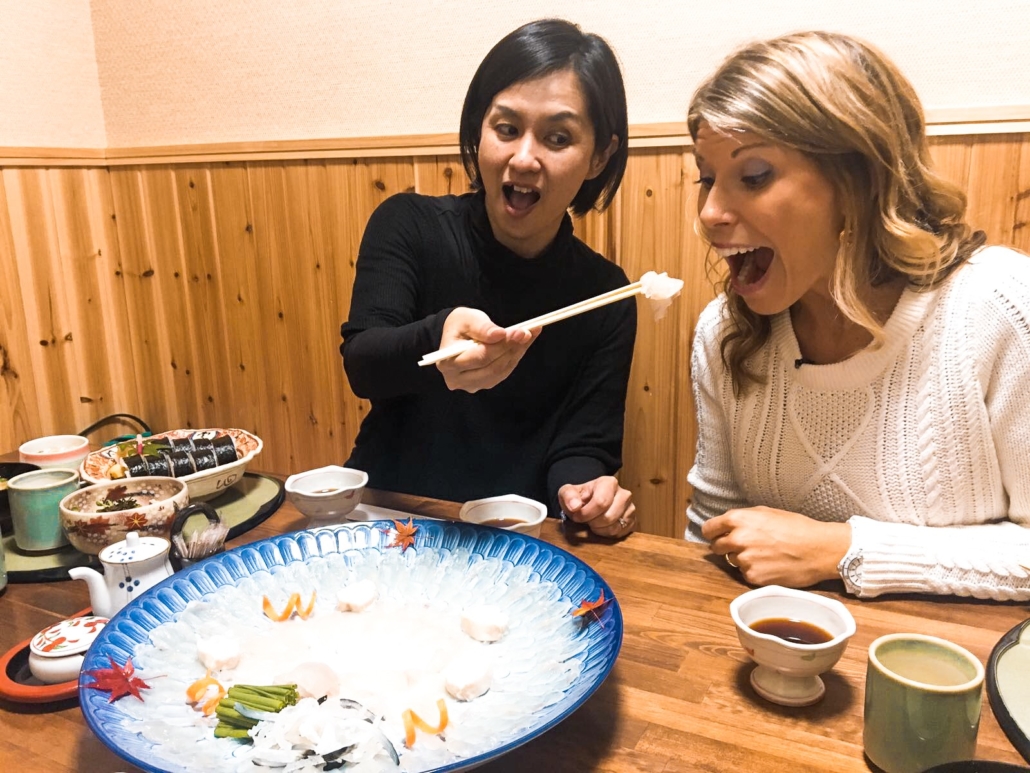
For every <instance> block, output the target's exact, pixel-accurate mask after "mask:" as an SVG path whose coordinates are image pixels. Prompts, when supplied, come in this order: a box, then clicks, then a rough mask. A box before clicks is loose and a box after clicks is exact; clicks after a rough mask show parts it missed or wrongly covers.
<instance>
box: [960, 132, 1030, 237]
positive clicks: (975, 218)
mask: <svg viewBox="0 0 1030 773" xmlns="http://www.w3.org/2000/svg"><path fill="white" fill-rule="evenodd" d="M1024 137H1025V135H1019V134H1014V135H1004V136H1000V135H987V136H983V137H972V138H970V139H969V143H970V158H969V181H968V184H967V194H968V196H969V209H968V211H967V217H968V219H969V222H970V223H971V224H972V225H973V227H974V228H982V229H983V230H984V231H986V232H987V241H988V242H989V243H991V244H1011V243H1012V239H1013V233H1012V226H1013V224H1014V221H1013V217H1012V209H1013V206H1014V204H1015V198H1016V194H1017V190H1018V185H1019V182H1018V175H1019V151H1020V146H1021V145H1022V143H1023V141H1024Z"/></svg>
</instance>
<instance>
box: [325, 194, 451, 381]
mask: <svg viewBox="0 0 1030 773" xmlns="http://www.w3.org/2000/svg"><path fill="white" fill-rule="evenodd" d="M426 226H427V215H426V213H425V212H423V211H421V210H420V209H419V208H418V207H417V205H416V199H415V198H414V197H411V196H403V195H401V196H393V197H391V198H389V199H387V200H386V201H384V202H383V203H382V204H381V205H380V206H379V207H378V208H377V209H376V210H375V212H373V213H372V217H371V218H369V221H368V225H367V226H366V227H365V233H364V235H363V236H362V239H361V246H360V248H359V249H358V260H357V271H356V276H355V279H354V291H353V294H352V296H351V308H350V315H349V317H348V319H347V321H346V322H345V323H344V324H343V326H342V327H341V329H340V332H341V334H342V335H343V344H341V346H340V351H341V353H342V354H343V365H344V369H345V370H346V372H347V378H348V380H349V381H350V385H351V389H353V390H354V393H355V394H356V395H357V396H358V397H363V398H368V399H384V398H390V397H397V396H400V395H405V394H416V393H420V392H423V391H426V390H428V389H430V388H432V387H433V386H436V385H438V382H439V381H440V379H441V376H440V373H439V371H438V370H437V369H436V368H420V367H419V366H418V360H419V359H420V358H421V357H422V355H424V354H426V353H427V352H431V351H434V350H435V349H437V348H438V347H439V344H440V338H441V336H442V334H443V324H444V321H445V320H446V319H447V315H448V314H450V313H451V311H453V309H452V308H446V309H442V310H439V311H435V312H434V313H431V314H428V315H424V316H422V315H420V314H419V311H418V309H419V299H420V295H421V294H422V293H423V292H424V289H423V287H422V269H423V266H422V265H421V261H423V260H424V258H425V255H424V253H425V252H426V250H427V249H428V248H429V245H428V244H427V241H426V238H425V236H424V233H423V231H424V229H425V228H426Z"/></svg>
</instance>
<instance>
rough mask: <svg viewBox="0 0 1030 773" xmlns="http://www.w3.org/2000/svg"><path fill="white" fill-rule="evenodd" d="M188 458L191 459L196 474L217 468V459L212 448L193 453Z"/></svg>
mask: <svg viewBox="0 0 1030 773" xmlns="http://www.w3.org/2000/svg"><path fill="white" fill-rule="evenodd" d="M190 456H191V457H193V464H194V465H195V466H196V468H197V472H200V471H201V470H212V469H214V468H215V467H217V466H218V459H216V458H215V450H214V449H213V448H208V449H204V450H202V451H193V452H192V453H191V454H190Z"/></svg>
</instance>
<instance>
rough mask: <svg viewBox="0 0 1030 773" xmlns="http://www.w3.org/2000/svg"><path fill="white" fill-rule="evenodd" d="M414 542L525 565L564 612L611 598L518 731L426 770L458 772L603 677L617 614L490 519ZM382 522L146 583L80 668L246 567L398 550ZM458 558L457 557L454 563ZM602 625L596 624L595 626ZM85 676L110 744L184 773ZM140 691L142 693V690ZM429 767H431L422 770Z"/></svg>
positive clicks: (122, 656) (113, 652)
mask: <svg viewBox="0 0 1030 773" xmlns="http://www.w3.org/2000/svg"><path fill="white" fill-rule="evenodd" d="M418 525H419V528H418V531H417V533H416V536H415V545H414V546H413V547H412V548H409V551H410V550H415V551H419V550H420V549H421V550H427V551H428V550H436V551H439V552H440V553H442V554H446V555H454V554H459V555H467V557H468V559H467V563H465V565H464V566H459V565H458V564H455V563H454V562H450V563H449V564H447V565H446V566H447V567H448V568H446V569H441V571H448V572H455V571H462V572H466V571H468V569H469V568H470V567H472V566H473V565H474V564H476V563H478V562H480V561H482V560H484V559H498V560H500V561H501V562H503V563H504V564H505V565H509V564H510V565H511V566H513V567H516V568H520V569H525V570H527V571H524V572H521V573H520V576H524V577H526V578H528V579H526V580H525V581H526V582H530V583H533V582H536V583H539V582H550V583H553V584H554V585H555V586H557V588H558V589H559V590H560V592H561V598H562V601H566V600H567V601H568V603H569V607H570V611H571V609H572V608H575V607H577V606H578V605H579V603H580V602H581V601H583V600H584V599H589V600H595V599H597V598H598V596H599V594H600V593H601V591H603V592H604V597H605V598H606V599H611V603H609V604H607V605H605V606H604V607H603V608H602V610H601V611H600V615H599V616H600V620H599V621H593V622H592V623H591V622H587V623H585V624H584V625H583V626H582V628H581V630H580V631H579V632H578V633H577V634H576V635H577V636H579V637H582V638H583V642H582V644H583V645H584V646H583V647H582V664H581V672H580V673H579V675H578V677H577V678H576V680H575V682H573V683H572V685H571V686H570V687H569V688H568V689H566V690H565V692H564V694H563V695H562V697H561V698H560V700H558V701H557V702H555V703H553V704H551V705H550V706H547V707H546V708H544V710H542V711H540V712H538V713H537V714H536V715H535V717H534V720H533V723H532V724H531V725H529V726H528V727H527V728H526V729H525V730H524V731H523V732H521V733H520V734H518V735H517V736H516V737H513V738H511V739H510V740H508V741H507V742H506V743H504V744H502V745H500V746H498V747H497V748H494V749H491V750H489V751H487V752H485V753H482V754H479V755H477V756H474V757H467V758H464V759H459V760H457V761H455V762H453V763H450V764H447V765H444V766H442V767H435V768H432V769H431V770H432V771H434V773H435V772H436V771H440V772H441V773H442V771H459V770H467V769H469V768H472V767H476V766H477V765H480V764H482V763H484V762H486V761H488V760H491V759H494V758H496V757H499V756H501V755H503V754H505V753H506V752H509V751H511V750H512V749H515V748H516V747H518V746H521V745H522V744H524V743H526V742H527V741H530V740H532V739H533V738H535V737H537V736H538V735H541V734H542V733H544V732H546V731H547V730H549V729H551V728H552V727H554V726H555V725H557V724H558V723H559V722H561V721H562V720H563V719H565V718H566V717H567V716H569V715H570V714H571V713H572V712H574V711H575V710H576V709H577V708H579V706H580V705H581V704H582V703H583V702H584V701H585V700H586V699H587V698H588V697H590V695H591V694H592V693H593V692H594V691H595V690H596V689H597V688H598V687H600V685H601V683H602V682H603V681H604V680H605V678H606V677H607V676H608V673H609V672H610V671H611V669H612V666H613V665H614V664H615V659H616V657H617V656H618V654H619V648H620V646H621V644H622V632H623V624H622V612H621V610H620V608H619V605H618V602H617V601H616V600H615V598H614V595H613V594H612V591H611V588H609V587H608V585H607V583H605V581H604V580H603V579H601V577H600V576H599V575H598V574H597V573H596V572H595V571H594V570H593V569H591V568H590V567H589V566H587V565H586V564H584V563H583V562H582V561H580V560H579V559H578V558H576V557H574V556H572V555H570V554H569V553H567V552H565V551H564V550H561V549H560V548H556V547H554V546H552V545H549V544H547V543H546V542H543V541H541V540H538V539H535V538H533V537H528V536H525V535H522V534H516V533H514V532H509V531H502V530H500V529H494V528H489V527H482V526H475V525H472V524H465V523H455V522H449V521H433V520H420V521H419V522H418ZM391 526H392V524H391V523H390V522H389V521H371V522H362V523H350V524H345V525H340V526H334V527H328V528H321V529H313V530H309V531H300V532H294V533H292V534H286V535H282V536H279V537H272V538H270V539H267V540H262V541H260V542H254V543H251V544H249V545H244V546H242V547H239V548H236V549H234V550H232V551H229V552H226V553H222V554H219V555H215V556H212V557H211V558H208V559H207V560H205V561H202V562H200V563H198V564H196V565H194V566H192V567H189V568H188V569H185V570H183V571H180V572H178V573H176V574H175V575H173V576H172V577H169V578H168V579H167V580H165V581H164V582H162V583H160V584H159V585H157V586H155V587H153V588H151V589H150V590H149V591H147V592H146V593H144V594H143V595H142V596H140V597H139V598H138V599H136V600H135V601H133V602H131V603H130V604H129V605H128V606H126V607H125V608H124V609H122V610H121V612H119V613H118V614H117V615H116V616H115V617H114V618H112V619H111V622H110V623H108V625H107V626H106V627H105V628H104V630H103V631H102V632H101V634H100V636H99V637H98V638H97V640H96V641H95V642H94V643H93V646H92V647H90V649H89V651H88V652H87V653H86V658H85V662H84V663H83V666H82V669H83V672H85V671H88V670H90V669H96V668H106V667H108V666H109V658H114V660H115V662H116V663H118V664H122V663H124V662H125V661H126V659H127V658H129V657H130V656H132V654H133V651H134V649H135V647H136V646H137V645H138V644H143V643H146V642H148V641H149V633H150V631H152V630H153V629H154V628H156V627H158V626H159V625H162V624H163V623H166V622H172V621H174V620H176V618H177V617H178V615H179V614H180V613H181V612H182V611H183V610H184V609H185V608H186V605H187V603H188V602H190V601H195V600H201V599H203V598H204V597H205V596H206V595H208V594H211V593H213V592H215V591H216V590H217V589H218V588H220V587H221V586H225V585H235V584H238V583H239V582H240V581H241V580H243V579H245V578H247V577H249V576H250V575H252V574H254V573H257V572H263V571H270V572H273V573H274V572H275V571H276V570H277V569H280V568H282V567H285V566H287V565H289V564H292V563H294V562H311V561H318V560H320V559H321V558H322V557H328V556H332V554H341V555H342V556H343V557H346V556H347V555H348V554H351V552H352V551H360V552H364V551H375V552H378V553H384V551H397V550H398V548H396V547H390V543H391V542H392V541H393V538H394V532H393V531H392V530H391ZM459 563H460V562H459ZM598 623H600V624H598ZM91 681H92V678H91V677H88V676H85V675H84V674H83V675H80V679H79V700H80V704H81V707H82V713H83V714H84V716H85V718H86V722H87V723H88V725H89V727H90V729H91V730H92V731H93V732H94V733H96V735H97V736H98V737H99V738H100V740H101V741H103V742H104V744H106V745H107V746H108V747H109V748H110V749H111V750H112V751H113V752H115V753H116V754H118V755H119V756H121V757H122V758H124V759H125V760H127V761H129V762H131V763H132V764H134V765H136V766H138V767H139V768H141V769H143V770H146V771H153V772H154V773H187V769H186V768H183V767H178V766H175V765H174V764H170V763H163V762H160V761H159V757H158V756H157V755H155V752H154V749H155V746H154V744H153V743H151V742H150V741H148V740H146V739H145V738H144V737H143V736H142V735H140V734H139V733H137V732H135V731H134V730H132V729H131V728H130V727H129V726H128V725H129V724H130V723H129V722H127V720H128V718H129V715H128V713H127V712H126V711H125V709H124V708H123V706H124V703H123V702H125V701H134V700H135V699H134V698H132V697H125V698H122V699H120V700H119V701H116V702H114V703H109V702H108V697H109V696H108V694H107V693H105V692H102V691H99V690H93V689H86V688H85V687H84V685H85V684H86V683H89V682H91ZM145 694H146V693H145V692H144V695H145ZM426 773H429V771H426Z"/></svg>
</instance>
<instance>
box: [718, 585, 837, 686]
mask: <svg viewBox="0 0 1030 773" xmlns="http://www.w3.org/2000/svg"><path fill="white" fill-rule="evenodd" d="M730 616H731V617H732V618H733V623H734V625H736V627H737V637H738V638H739V639H740V643H741V644H742V645H743V646H744V649H745V650H746V651H747V654H748V655H750V656H751V658H752V660H754V661H755V662H756V663H757V664H758V667H757V668H756V669H755V670H754V671H752V672H751V686H752V687H753V688H754V689H755V692H757V693H758V694H759V695H761V696H762V697H763V698H765V699H766V700H769V701H772V702H773V703H779V704H781V705H784V706H807V705H809V704H812V703H815V702H816V701H818V700H820V699H821V698H822V697H823V694H824V693H825V691H826V687H825V685H824V684H823V680H822V679H820V678H819V674H822V673H824V672H826V671H829V670H830V669H831V668H833V666H834V664H836V662H837V661H838V660H840V656H841V655H843V654H844V650H845V649H846V648H847V646H848V640H849V639H850V638H851V637H852V636H854V634H855V630H856V628H855V619H854V618H853V617H852V616H851V613H850V612H848V609H847V607H845V606H844V605H843V604H841V603H840V602H839V601H837V600H836V599H828V598H825V597H824V596H820V595H819V594H817V593H809V592H808V591H803V590H795V589H793V588H781V587H780V586H778V585H769V586H767V587H765V588H757V589H756V590H752V591H748V592H747V593H744V594H742V595H740V596H737V598H735V599H733V601H731V602H730ZM769 619H787V620H796V621H801V622H805V623H810V624H811V625H815V626H818V627H819V628H822V629H823V630H824V631H826V633H828V634H830V636H831V637H832V638H831V639H830V640H829V641H827V642H824V643H822V644H799V643H795V642H790V641H787V640H786V639H781V638H780V637H778V636H773V635H771V634H767V633H759V632H758V631H755V630H753V629H752V628H751V626H752V625H753V624H755V623H758V622H759V621H761V620H769Z"/></svg>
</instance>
